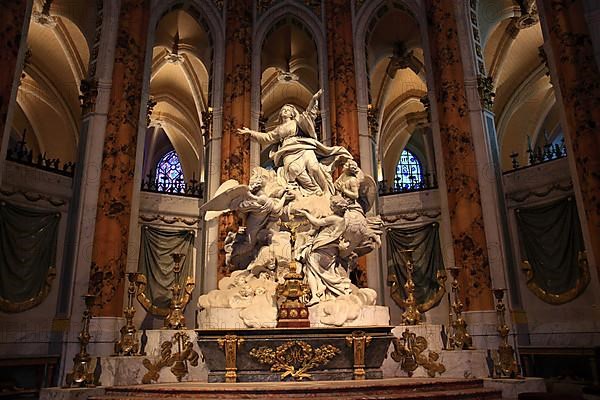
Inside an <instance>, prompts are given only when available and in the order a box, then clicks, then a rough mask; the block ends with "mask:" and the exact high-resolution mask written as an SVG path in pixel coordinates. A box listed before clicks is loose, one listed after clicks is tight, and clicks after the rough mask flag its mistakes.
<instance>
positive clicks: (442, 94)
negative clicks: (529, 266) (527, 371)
mask: <svg viewBox="0 0 600 400" xmlns="http://www.w3.org/2000/svg"><path fill="white" fill-rule="evenodd" d="M453 3H454V2H448V1H443V0H427V1H426V8H427V29H428V30H427V32H428V39H429V46H430V50H431V55H432V56H431V57H432V68H433V71H432V72H433V76H434V85H435V102H436V106H437V114H438V123H439V131H440V138H441V144H442V146H441V147H442V157H443V160H444V163H443V164H444V169H445V171H444V173H445V178H446V186H447V199H448V208H449V215H450V225H451V232H452V239H453V240H452V244H453V252H454V258H455V263H456V266H457V267H460V268H462V272H461V276H460V281H461V287H462V292H461V295H462V297H463V302H464V304H465V307H466V309H467V310H470V311H478V310H490V309H493V307H494V305H493V298H492V292H491V286H492V282H491V276H490V263H489V258H488V251H487V241H486V235H485V230H484V221H483V209H482V205H481V193H480V187H479V180H478V172H477V160H476V156H475V148H474V144H473V137H472V133H471V132H472V130H471V123H470V119H469V109H468V105H467V96H466V91H465V80H464V71H463V61H462V60H461V52H460V48H459V42H458V31H457V23H456V15H455V5H454V4H453Z"/></svg>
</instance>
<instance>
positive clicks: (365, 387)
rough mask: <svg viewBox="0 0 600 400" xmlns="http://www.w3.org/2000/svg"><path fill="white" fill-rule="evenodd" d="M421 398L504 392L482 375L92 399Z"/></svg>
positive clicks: (222, 387)
mask: <svg viewBox="0 0 600 400" xmlns="http://www.w3.org/2000/svg"><path fill="white" fill-rule="evenodd" d="M166 398H168V399H203V400H205V399H206V400H212V399H232V400H233V399H236V400H239V399H282V400H283V399H285V400H288V399H290V400H291V399H294V400H295V399H307V398H310V399H319V400H333V399H340V398H343V399H344V400H358V399H364V400H369V399H373V400H374V399H377V400H387V399H405V400H408V399H414V400H416V399H421V400H425V399H428V400H459V399H471V400H475V399H477V400H500V399H502V396H501V392H500V391H499V390H495V389H488V388H484V385H483V380H481V379H443V378H436V379H424V378H392V379H378V380H366V381H333V382H277V383H275V382H262V383H235V384H224V383H217V384H215V383H213V384H205V383H180V384H176V385H173V384H153V385H144V386H132V387H114V388H107V389H106V392H105V393H104V395H100V396H98V395H97V394H95V395H93V396H92V397H90V399H92V400H133V399H135V400H141V399H166Z"/></svg>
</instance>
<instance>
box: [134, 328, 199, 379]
mask: <svg viewBox="0 0 600 400" xmlns="http://www.w3.org/2000/svg"><path fill="white" fill-rule="evenodd" d="M173 345H176V346H177V349H178V350H179V351H178V352H176V353H173ZM199 358H200V356H199V355H198V353H197V352H196V351H195V350H194V348H193V343H192V342H191V341H190V337H189V336H188V335H187V334H186V333H185V332H176V333H175V335H173V338H172V339H171V340H165V341H164V342H163V343H161V344H160V358H159V359H158V360H157V361H156V362H155V363H153V362H152V361H150V360H149V359H147V358H144V360H143V361H142V364H143V365H144V367H146V369H147V370H148V372H146V374H145V375H144V376H143V378H142V383H151V382H152V381H155V382H156V381H158V378H159V377H160V370H161V369H163V368H165V367H171V372H172V373H173V375H175V377H176V378H177V382H181V380H182V379H183V377H185V376H186V375H187V374H188V372H189V369H188V365H187V363H188V362H189V363H190V364H191V365H192V366H193V367H196V366H198V359H199Z"/></svg>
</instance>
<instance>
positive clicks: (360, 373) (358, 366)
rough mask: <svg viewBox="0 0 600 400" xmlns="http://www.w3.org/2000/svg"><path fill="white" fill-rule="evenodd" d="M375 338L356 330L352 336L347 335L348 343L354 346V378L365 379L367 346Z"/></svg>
mask: <svg viewBox="0 0 600 400" xmlns="http://www.w3.org/2000/svg"><path fill="white" fill-rule="evenodd" d="M372 340H373V338H372V337H371V336H367V334H366V333H365V332H364V331H354V332H352V336H346V344H347V345H348V346H352V351H353V356H354V357H353V359H354V366H353V368H354V380H357V381H358V380H364V379H365V378H366V375H367V374H366V371H365V353H366V352H367V346H368V345H369V344H371V341H372Z"/></svg>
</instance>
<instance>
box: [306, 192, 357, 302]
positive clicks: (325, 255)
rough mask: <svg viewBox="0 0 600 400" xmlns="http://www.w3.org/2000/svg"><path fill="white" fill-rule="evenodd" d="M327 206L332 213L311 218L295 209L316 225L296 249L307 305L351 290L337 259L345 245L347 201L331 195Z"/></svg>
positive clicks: (346, 273)
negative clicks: (314, 233)
mask: <svg viewBox="0 0 600 400" xmlns="http://www.w3.org/2000/svg"><path fill="white" fill-rule="evenodd" d="M330 207H331V211H333V214H332V215H329V216H326V217H323V218H315V217H314V216H313V215H312V214H310V213H309V212H308V211H306V210H304V209H300V210H296V213H297V214H299V215H301V216H304V217H305V218H306V219H307V220H308V222H310V224H311V225H313V226H315V227H317V228H319V230H318V232H317V234H316V235H315V236H314V237H313V238H312V239H311V240H309V241H308V243H306V244H305V245H304V246H303V248H301V249H300V251H301V253H300V261H301V262H302V264H303V266H304V276H305V279H306V281H307V282H308V286H309V287H310V291H311V298H310V299H309V301H308V303H307V305H308V306H311V305H314V304H317V303H319V302H321V301H325V300H332V299H334V298H335V297H337V296H342V295H345V294H350V293H351V286H350V278H349V277H348V272H347V271H346V269H345V268H344V267H343V266H342V264H341V263H340V258H339V253H340V250H342V249H344V247H345V246H346V245H347V243H345V242H344V240H343V234H344V232H345V230H346V221H345V219H344V214H345V213H346V210H347V208H348V202H347V201H346V200H345V199H343V198H342V197H340V196H333V197H331V203H330Z"/></svg>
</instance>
